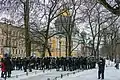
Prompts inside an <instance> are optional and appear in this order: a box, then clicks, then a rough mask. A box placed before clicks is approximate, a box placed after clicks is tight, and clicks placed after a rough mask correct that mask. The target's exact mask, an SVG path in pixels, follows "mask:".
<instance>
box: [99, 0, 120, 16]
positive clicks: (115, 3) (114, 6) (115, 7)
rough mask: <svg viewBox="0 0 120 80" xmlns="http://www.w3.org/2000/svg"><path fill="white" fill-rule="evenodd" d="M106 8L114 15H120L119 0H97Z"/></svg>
mask: <svg viewBox="0 0 120 80" xmlns="http://www.w3.org/2000/svg"><path fill="white" fill-rule="evenodd" d="M98 2H99V3H100V4H102V5H103V6H104V7H105V8H106V9H108V10H109V11H110V12H112V13H113V14H115V15H118V16H120V1H119V0H112V1H108V0H98Z"/></svg>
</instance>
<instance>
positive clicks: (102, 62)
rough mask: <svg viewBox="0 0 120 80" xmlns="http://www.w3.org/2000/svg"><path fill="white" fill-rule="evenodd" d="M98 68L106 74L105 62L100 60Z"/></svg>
mask: <svg viewBox="0 0 120 80" xmlns="http://www.w3.org/2000/svg"><path fill="white" fill-rule="evenodd" d="M98 67H99V71H100V72H104V69H105V61H104V60H100V61H99V62H98Z"/></svg>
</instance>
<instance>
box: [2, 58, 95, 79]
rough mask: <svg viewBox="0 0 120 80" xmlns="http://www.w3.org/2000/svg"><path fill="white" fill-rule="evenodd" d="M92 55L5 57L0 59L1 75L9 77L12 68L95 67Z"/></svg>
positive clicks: (57, 68) (69, 69) (63, 68)
mask: <svg viewBox="0 0 120 80" xmlns="http://www.w3.org/2000/svg"><path fill="white" fill-rule="evenodd" d="M95 64H96V60H95V58H94V57H82V56H81V57H43V58H40V57H33V56H31V57H25V58H21V57H17V58H10V57H5V58H2V59H1V70H2V72H1V77H5V78H6V77H11V71H12V70H23V71H24V72H27V71H29V72H32V70H33V69H36V70H45V69H48V70H50V69H56V71H59V70H63V71H74V70H76V69H82V70H85V69H92V68H95Z"/></svg>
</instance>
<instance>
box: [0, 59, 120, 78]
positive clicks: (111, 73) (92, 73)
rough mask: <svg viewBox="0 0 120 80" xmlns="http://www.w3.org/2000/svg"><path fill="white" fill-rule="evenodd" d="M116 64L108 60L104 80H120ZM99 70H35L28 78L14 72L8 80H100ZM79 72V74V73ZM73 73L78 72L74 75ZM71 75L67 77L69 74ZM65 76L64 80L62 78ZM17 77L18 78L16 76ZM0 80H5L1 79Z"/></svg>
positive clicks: (19, 72)
mask: <svg viewBox="0 0 120 80" xmlns="http://www.w3.org/2000/svg"><path fill="white" fill-rule="evenodd" d="M114 65H115V64H114V62H111V61H109V60H106V68H105V73H104V74H105V79H104V80H120V76H119V74H120V70H119V69H116V68H115V67H114ZM97 70H98V68H97V67H96V69H90V70H83V71H82V70H76V71H56V70H55V69H52V70H45V72H43V70H33V72H29V73H28V76H27V75H26V73H25V72H23V71H20V70H19V71H12V77H11V78H7V80H48V78H50V80H55V77H59V78H57V79H56V80H98V79H97ZM78 71H79V72H78ZM73 72H76V73H75V74H73ZM68 73H69V75H65V74H68ZM61 74H62V75H64V76H63V78H61V77H60V76H61ZM16 75H17V76H16ZM0 80H4V79H1V78H0Z"/></svg>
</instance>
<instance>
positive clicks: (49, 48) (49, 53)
mask: <svg viewBox="0 0 120 80" xmlns="http://www.w3.org/2000/svg"><path fill="white" fill-rule="evenodd" d="M47 49H48V53H49V56H52V54H51V51H50V48H47Z"/></svg>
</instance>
